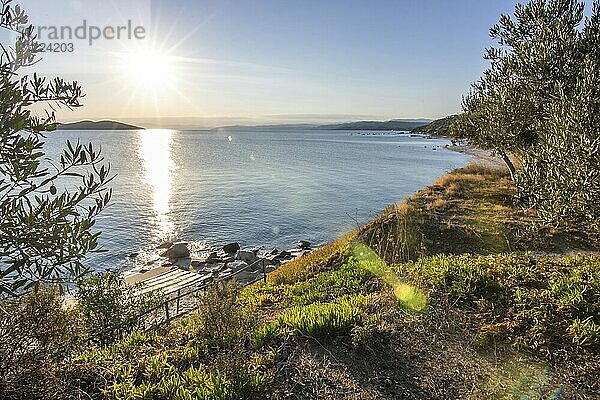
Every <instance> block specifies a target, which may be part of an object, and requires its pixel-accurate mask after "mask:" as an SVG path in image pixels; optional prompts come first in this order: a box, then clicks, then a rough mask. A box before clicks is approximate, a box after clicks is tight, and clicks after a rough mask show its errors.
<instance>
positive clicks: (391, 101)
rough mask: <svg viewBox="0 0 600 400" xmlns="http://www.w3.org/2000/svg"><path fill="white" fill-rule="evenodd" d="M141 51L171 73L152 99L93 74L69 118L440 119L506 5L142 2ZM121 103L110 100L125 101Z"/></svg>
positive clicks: (411, 0) (426, 0)
mask: <svg viewBox="0 0 600 400" xmlns="http://www.w3.org/2000/svg"><path fill="white" fill-rule="evenodd" d="M151 4H152V9H151V14H152V18H153V24H152V29H151V30H152V32H151V34H150V35H149V40H151V41H152V43H153V46H154V47H156V48H159V49H160V50H159V51H160V52H167V53H168V54H169V56H170V57H173V60H175V61H174V62H173V63H174V64H177V65H176V66H175V67H176V68H175V70H176V71H177V72H176V73H174V75H176V78H177V79H176V81H175V83H173V82H171V84H172V85H171V87H170V88H169V87H167V88H164V90H163V91H162V92H161V91H158V90H156V91H154V92H153V94H152V95H148V94H147V93H145V94H143V93H137V94H135V93H134V92H136V91H135V90H127V82H126V83H123V82H119V81H118V80H117V81H115V80H112V81H111V80H106V79H105V78H106V77H102V76H100V75H101V74H94V75H91V74H88V75H85V74H79V75H78V74H73V76H69V77H74V78H77V79H79V80H80V81H81V82H82V83H83V84H84V86H85V87H86V91H87V92H88V97H87V98H86V107H85V108H84V109H82V110H78V111H77V112H76V113H74V114H65V118H66V119H78V118H80V117H95V118H101V117H109V118H120V119H128V118H130V117H139V118H151V117H158V116H160V117H161V118H166V117H182V118H200V119H202V118H204V119H206V120H207V121H208V120H211V121H212V120H219V121H226V120H228V119H230V120H231V121H238V120H239V121H241V122H245V121H256V122H257V123H260V122H278V121H281V122H294V121H302V122H309V121H318V120H352V119H362V118H381V119H384V118H396V117H397V118H408V117H430V118H435V117H441V116H444V115H447V114H450V113H456V112H458V111H459V109H460V101H461V96H462V95H463V94H464V93H466V92H467V91H468V88H469V85H470V83H471V82H473V81H474V80H476V79H477V78H478V77H479V76H480V74H481V72H482V71H483V70H484V68H485V63H484V61H483V59H482V54H483V52H484V49H485V47H486V46H489V45H490V44H491V40H490V38H489V35H488V32H489V28H490V27H491V26H492V25H493V24H494V23H495V22H497V21H498V18H499V16H500V14H501V13H512V11H513V10H514V5H515V0H452V1H442V0H420V1H416V0H371V1H358V0H350V1H348V0H344V1H341V0H338V1H334V0H330V1H324V0H321V1H317V0H302V1H300V0H295V1H286V0H260V1H258V0H236V1H233V0H152V3H151ZM124 90H125V92H127V93H129V94H131V93H134V94H135V96H134V94H131V96H129V98H127V99H125V98H126V97H128V96H119V97H118V98H115V97H114V93H115V92H119V91H120V92H122V91H124ZM111 95H113V96H111Z"/></svg>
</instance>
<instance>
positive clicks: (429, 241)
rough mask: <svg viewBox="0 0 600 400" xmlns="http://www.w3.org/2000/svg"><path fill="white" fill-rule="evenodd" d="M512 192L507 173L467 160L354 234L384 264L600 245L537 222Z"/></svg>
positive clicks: (583, 237)
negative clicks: (436, 256) (517, 203)
mask: <svg viewBox="0 0 600 400" xmlns="http://www.w3.org/2000/svg"><path fill="white" fill-rule="evenodd" d="M514 194H515V188H514V185H513V182H512V181H511V180H510V177H509V174H508V171H506V170H505V169H501V168H492V167H489V166H485V165H479V164H471V165H469V166H467V167H465V168H461V169H458V170H455V171H453V172H451V173H449V174H447V175H445V176H443V177H441V178H439V179H437V180H436V181H435V183H434V184H433V185H431V186H428V187H426V188H424V189H422V190H420V191H419V192H417V193H416V194H415V195H413V196H411V197H409V198H407V199H406V200H404V201H403V202H402V203H400V204H399V205H395V206H392V207H389V208H388V209H387V210H385V211H384V212H383V213H382V214H381V215H380V216H379V217H378V218H376V219H375V220H373V221H372V222H370V223H369V224H367V225H365V226H364V227H362V228H361V229H360V233H359V238H360V239H361V240H362V241H363V242H364V243H366V244H368V245H369V246H371V247H372V248H374V249H375V250H376V251H377V252H378V254H379V255H380V256H381V257H382V258H384V259H385V260H386V261H387V262H389V263H400V262H405V261H408V260H416V259H417V258H419V257H422V256H426V255H434V254H462V253H478V254H491V253H499V252H507V251H515V250H527V251H541V252H549V253H568V252H570V251H573V250H575V251H576V250H578V249H590V248H591V249H596V250H597V249H598V248H599V247H600V244H599V243H598V242H597V241H594V239H591V238H589V237H585V235H584V234H582V233H579V234H577V233H573V232H568V233H567V232H557V231H555V230H553V229H551V228H544V227H541V226H538V225H537V223H538V221H537V219H536V217H535V213H533V212H531V211H528V212H526V211H524V210H521V209H520V208H518V207H516V206H515V205H514V202H513V198H514ZM536 226H538V227H537V228H536Z"/></svg>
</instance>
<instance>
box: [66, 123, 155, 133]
mask: <svg viewBox="0 0 600 400" xmlns="http://www.w3.org/2000/svg"><path fill="white" fill-rule="evenodd" d="M56 129H57V130H59V131H129V130H137V129H144V128H140V127H139V126H135V125H129V124H124V123H123V122H117V121H79V122H73V123H70V124H59V125H58V127H57V128H56Z"/></svg>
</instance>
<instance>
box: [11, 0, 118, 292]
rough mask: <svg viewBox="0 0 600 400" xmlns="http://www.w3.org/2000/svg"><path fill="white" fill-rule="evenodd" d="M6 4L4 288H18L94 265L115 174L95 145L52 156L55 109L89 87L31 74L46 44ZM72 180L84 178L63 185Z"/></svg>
mask: <svg viewBox="0 0 600 400" xmlns="http://www.w3.org/2000/svg"><path fill="white" fill-rule="evenodd" d="M0 7H1V8H0V29H2V30H7V31H11V32H12V33H13V34H14V35H15V36H16V39H15V41H14V45H13V46H2V49H1V53H0V293H5V294H7V293H8V294H15V293H17V292H22V291H24V290H27V289H28V288H30V287H32V286H33V285H36V284H39V283H52V284H56V283H58V284H62V283H65V282H71V281H74V280H75V279H77V278H79V277H80V276H81V275H82V274H84V273H85V272H86V271H87V270H86V268H85V266H84V263H83V261H84V258H85V256H86V254H88V253H90V252H95V251H99V247H98V233H97V232H93V231H92V227H93V225H94V218H95V217H96V216H97V214H98V213H99V212H100V211H101V210H102V209H103V208H104V207H105V206H106V204H107V202H108V201H109V198H110V190H109V189H108V187H107V183H108V182H109V181H110V179H111V175H110V171H109V169H110V168H109V166H107V165H103V160H102V157H101V154H100V151H99V149H96V148H94V147H93V146H92V144H91V143H90V144H87V145H83V144H81V143H79V142H77V143H70V142H67V143H66V146H65V149H64V151H63V153H62V155H61V156H60V158H59V159H58V160H50V159H48V158H47V157H46V155H45V153H44V142H45V138H46V135H47V134H49V132H51V131H53V130H55V129H56V126H57V125H56V117H55V110H56V109H57V108H61V107H63V108H64V107H66V108H68V109H70V108H74V107H79V106H80V105H81V103H80V99H81V98H82V96H83V94H82V91H81V87H80V86H79V85H78V84H77V82H66V81H64V80H63V79H61V78H53V79H49V78H46V77H43V76H39V75H38V74H36V73H31V72H30V71H31V70H34V69H35V64H36V63H37V62H38V61H40V58H39V56H40V53H41V50H42V48H41V46H40V45H39V43H38V42H37V41H36V36H35V32H34V29H33V26H32V25H29V22H28V17H27V15H26V14H25V12H24V11H23V10H22V9H21V8H20V7H19V6H18V5H14V4H12V0H0ZM34 110H38V111H37V112H36V111H34ZM39 110H43V111H41V112H40V111H39ZM66 177H68V178H66ZM65 179H70V180H76V182H79V183H77V184H75V185H69V187H64V188H62V189H59V187H60V185H61V182H64V180H65ZM63 186H65V185H63Z"/></svg>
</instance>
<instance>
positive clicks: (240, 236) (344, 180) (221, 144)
mask: <svg viewBox="0 0 600 400" xmlns="http://www.w3.org/2000/svg"><path fill="white" fill-rule="evenodd" d="M67 140H69V141H71V142H77V141H80V142H81V143H88V142H92V143H93V144H94V146H96V147H98V148H101V149H102V155H103V157H104V160H105V163H108V164H110V167H111V172H112V173H113V174H115V178H114V179H113V180H112V181H111V183H110V187H111V188H112V191H113V194H112V199H111V202H110V205H109V206H108V207H107V208H106V209H105V210H103V212H102V213H101V214H100V215H99V216H98V218H97V221H96V224H95V226H94V229H95V231H96V232H98V231H99V232H101V234H100V239H99V242H100V246H101V248H102V249H103V250H105V251H104V252H102V253H97V254H91V255H89V256H88V258H87V260H86V263H87V265H88V266H90V267H91V268H93V269H94V270H98V271H100V270H107V269H110V270H123V269H128V268H135V267H136V266H137V265H139V264H140V263H144V262H146V263H147V262H148V261H147V260H148V259H151V258H152V257H155V256H156V247H157V246H158V245H160V244H161V243H164V242H165V241H186V242H188V243H190V245H191V246H193V248H195V249H208V248H211V247H218V246H222V245H223V244H225V243H229V242H238V243H240V245H241V246H242V247H247V248H256V247H264V248H267V249H270V248H279V249H287V248H291V247H294V243H295V242H297V241H298V240H306V241H309V242H311V243H313V244H315V245H318V244H322V243H326V242H329V241H331V240H333V239H335V238H337V237H340V236H341V235H343V234H344V233H346V232H348V231H349V230H351V229H353V228H355V227H357V226H360V225H361V224H363V223H365V222H367V221H369V220H370V219H372V218H374V217H375V216H377V215H378V214H379V213H381V211H383V210H384V209H385V208H386V207H388V206H389V205H391V204H394V203H397V202H400V201H402V199H403V198H405V197H407V196H409V195H411V194H412V193H414V192H415V191H417V190H418V189H419V188H422V187H423V186H426V185H428V184H431V183H432V182H433V181H434V180H435V179H436V178H437V177H439V176H441V175H443V174H445V173H447V172H449V171H450V170H452V169H455V168H457V167H461V166H463V165H465V164H467V163H468V162H469V160H470V156H468V155H465V154H462V153H458V152H454V151H451V150H448V149H446V148H445V146H446V145H448V144H450V141H449V140H446V139H438V138H428V137H426V136H422V135H411V134H410V133H408V132H378V131H340V130H284V129H282V130H269V131H259V130H243V129H234V130H216V131H177V130H166V129H161V130H153V129H147V130H135V131H56V132H53V133H51V134H49V136H48V138H47V140H46V144H45V147H44V149H45V152H46V154H47V155H48V157H49V158H50V159H58V157H60V154H61V152H62V150H63V149H64V147H65V142H66V141H67ZM70 184H72V182H71V183H67V182H65V183H64V185H63V186H61V185H60V184H57V186H58V187H59V190H62V189H64V188H66V189H68V188H69V185H70Z"/></svg>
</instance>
